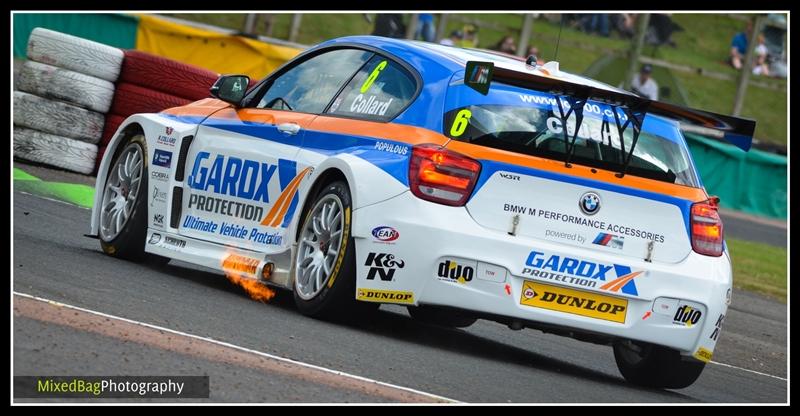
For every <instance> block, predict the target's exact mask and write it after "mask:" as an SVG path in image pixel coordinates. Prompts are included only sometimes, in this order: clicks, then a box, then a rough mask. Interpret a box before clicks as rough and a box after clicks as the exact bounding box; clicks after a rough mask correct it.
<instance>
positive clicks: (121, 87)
mask: <svg viewBox="0 0 800 416" xmlns="http://www.w3.org/2000/svg"><path fill="white" fill-rule="evenodd" d="M191 102H192V101H191V100H187V99H186V98H181V97H176V96H174V95H171V94H167V93H163V92H159V91H156V90H151V89H148V88H144V87H139V86H136V85H133V84H128V83H126V82H120V83H119V84H117V91H116V93H115V94H114V102H112V103H111V113H112V114H116V115H119V116H124V117H128V116H130V115H131V114H137V113H157V112H159V111H161V110H165V109H167V108H170V107H179V106H182V105H186V104H189V103H191Z"/></svg>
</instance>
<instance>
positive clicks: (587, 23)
mask: <svg viewBox="0 0 800 416" xmlns="http://www.w3.org/2000/svg"><path fill="white" fill-rule="evenodd" d="M583 30H584V31H585V32H586V33H594V32H597V33H599V34H600V36H604V37H608V35H609V19H608V15H607V14H603V13H595V14H587V15H586V16H584V20H583Z"/></svg>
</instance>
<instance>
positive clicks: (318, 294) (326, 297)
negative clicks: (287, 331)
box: [293, 181, 377, 319]
mask: <svg viewBox="0 0 800 416" xmlns="http://www.w3.org/2000/svg"><path fill="white" fill-rule="evenodd" d="M351 211H352V205H351V199H350V189H349V188H348V186H347V184H346V183H344V182H342V181H337V182H333V183H331V184H328V185H326V186H324V187H323V188H322V189H321V190H320V192H319V193H318V194H317V196H316V198H315V199H314V203H313V205H312V206H311V208H310V209H309V210H308V212H307V213H306V215H305V216H304V217H303V222H302V225H301V228H300V232H299V235H298V240H297V253H296V257H295V267H294V270H295V271H294V276H293V280H294V300H295V304H297V308H298V309H299V310H300V312H301V313H303V314H304V315H307V316H312V317H315V318H327V319H336V318H349V317H351V316H352V315H354V314H357V313H358V311H360V310H364V309H370V308H372V309H374V308H375V307H376V306H377V304H364V303H362V302H357V301H356V300H355V299H354V295H355V286H356V279H355V271H356V267H355V266H356V265H355V241H354V240H353V237H352V236H351V234H350V226H351V224H350V220H351V215H352V212H351Z"/></svg>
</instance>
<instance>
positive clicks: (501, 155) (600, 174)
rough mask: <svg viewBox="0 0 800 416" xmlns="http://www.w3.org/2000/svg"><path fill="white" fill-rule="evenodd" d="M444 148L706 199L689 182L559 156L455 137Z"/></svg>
mask: <svg viewBox="0 0 800 416" xmlns="http://www.w3.org/2000/svg"><path fill="white" fill-rule="evenodd" d="M447 148H448V149H449V150H453V151H456V152H459V153H462V154H464V155H467V156H469V157H472V158H474V159H478V160H481V159H483V160H492V161H495V162H502V163H508V164H511V165H517V166H524V167H529V168H533V169H539V170H543V171H546V172H554V173H559V174H562V175H568V176H575V177H578V178H582V179H589V180H594V181H600V182H605V183H609V184H613V185H618V186H625V187H628V188H634V189H639V190H642V191H647V192H654V193H658V194H663V195H670V196H674V197H676V198H681V199H686V200H689V201H693V202H699V201H705V200H706V199H708V196H707V195H706V193H705V191H704V190H703V189H701V188H692V187H690V186H683V185H677V184H673V183H667V182H661V181H657V180H654V179H648V178H642V177H639V176H634V175H625V176H623V177H622V178H619V177H617V175H616V174H617V172H614V171H610V170H605V169H599V168H591V167H588V166H582V165H578V164H576V163H573V164H572V167H571V168H568V167H566V166H564V162H563V161H560V160H551V159H545V158H541V157H536V156H529V155H523V154H520V153H513V152H508V151H505V150H500V149H492V148H489V147H484V146H478V145H474V144H470V143H465V142H459V141H455V140H453V141H451V142H450V143H449V144H448V145H447Z"/></svg>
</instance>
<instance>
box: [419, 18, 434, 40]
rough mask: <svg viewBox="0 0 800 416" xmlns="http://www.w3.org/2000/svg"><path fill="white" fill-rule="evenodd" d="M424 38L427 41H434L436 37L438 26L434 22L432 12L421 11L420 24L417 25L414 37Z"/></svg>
mask: <svg viewBox="0 0 800 416" xmlns="http://www.w3.org/2000/svg"><path fill="white" fill-rule="evenodd" d="M420 38H422V40H424V41H425V42H433V41H434V38H436V26H435V25H434V23H433V15H432V14H430V13H421V14H420V15H419V26H417V33H416V34H415V35H414V39H420Z"/></svg>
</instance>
